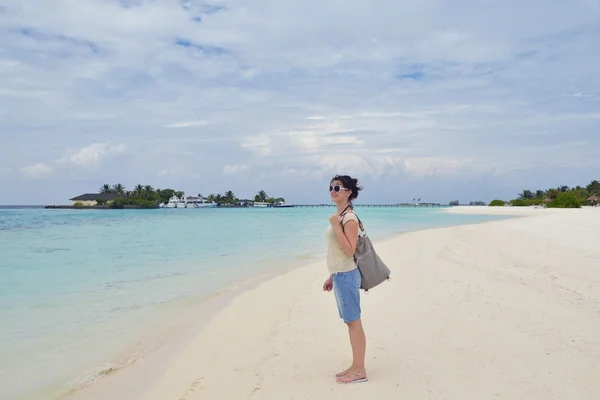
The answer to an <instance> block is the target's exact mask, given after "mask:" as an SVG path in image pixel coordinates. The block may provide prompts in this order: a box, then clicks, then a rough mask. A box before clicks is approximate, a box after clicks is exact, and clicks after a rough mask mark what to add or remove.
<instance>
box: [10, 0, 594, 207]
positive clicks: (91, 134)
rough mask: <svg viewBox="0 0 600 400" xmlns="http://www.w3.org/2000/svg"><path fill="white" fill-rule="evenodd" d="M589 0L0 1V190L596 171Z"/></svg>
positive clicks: (582, 180)
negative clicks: (342, 176) (341, 175)
mask: <svg viewBox="0 0 600 400" xmlns="http://www.w3.org/2000/svg"><path fill="white" fill-rule="evenodd" d="M598 21H600V0H571V1H565V0H528V1H516V0H503V1H500V0H498V1H496V0H478V1H474V0H454V1H451V2H450V1H443V0H419V1H405V0H381V1H377V2H373V1H363V0H354V1H345V2H341V1H337V0H319V1H313V0H303V1H295V2H292V1H276V0H269V1H267V0H253V1H241V0H215V1H211V2H203V1H196V0H177V1H176V0H154V1H151V0H122V1H117V0H86V1H76V0H53V1H47V0H28V1H23V0H2V2H0V139H1V140H0V204H19V203H20V204H48V203H52V204H64V203H68V199H69V198H70V197H73V196H76V195H79V194H81V193H85V192H96V191H97V190H98V189H99V187H100V186H101V185H102V184H103V183H110V184H114V183H122V184H124V185H125V186H126V187H127V188H132V187H133V186H134V185H135V184H138V183H141V184H150V185H152V186H154V187H159V188H167V187H171V188H175V189H179V190H184V191H185V192H186V194H197V193H202V194H204V195H207V194H209V193H222V192H224V191H226V190H228V189H232V190H234V192H235V194H236V195H237V196H238V197H241V198H244V197H250V196H253V195H254V193H255V192H256V191H258V190H259V189H264V190H266V191H267V193H269V194H272V195H277V196H283V197H285V198H286V200H288V202H311V203H312V202H327V201H328V193H327V186H328V183H329V179H330V178H331V176H332V175H333V174H335V173H348V174H352V175H356V176H357V177H358V178H359V179H360V180H361V182H362V184H363V185H364V187H365V190H364V192H363V193H362V194H361V200H362V201H363V202H382V203H388V202H403V201H412V198H414V197H421V198H422V199H423V201H426V200H427V201H439V202H443V203H447V202H448V201H450V200H453V199H458V200H460V201H461V202H468V201H470V200H491V199H493V198H513V197H515V196H516V194H517V193H518V192H519V191H521V190H522V189H523V188H531V189H537V188H547V187H556V186H559V185H569V186H575V185H578V184H579V185H586V184H588V183H589V182H590V181H591V180H592V179H600V160H599V158H598V154H600V153H599V150H598V149H600V68H599V67H598V66H599V65H600V24H599V22H598Z"/></svg>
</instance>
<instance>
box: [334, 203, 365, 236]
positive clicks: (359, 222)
mask: <svg viewBox="0 0 600 400" xmlns="http://www.w3.org/2000/svg"><path fill="white" fill-rule="evenodd" d="M348 207H350V206H348ZM348 207H346V208H345V209H344V211H342V213H341V214H340V217H343V216H345V215H346V214H348V213H352V214H354V215H355V216H356V219H358V227H359V228H360V230H361V231H362V232H363V234H365V235H366V234H367V231H365V227H364V225H363V223H362V221H361V220H360V217H359V216H358V214H357V213H355V212H354V210H352V209H351V210H350V211H346V210H347V209H348ZM343 230H344V223H343V222H342V231H343Z"/></svg>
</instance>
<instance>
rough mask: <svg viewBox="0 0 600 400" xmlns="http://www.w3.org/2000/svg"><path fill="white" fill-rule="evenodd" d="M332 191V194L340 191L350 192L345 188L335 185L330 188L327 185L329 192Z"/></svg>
mask: <svg viewBox="0 0 600 400" xmlns="http://www.w3.org/2000/svg"><path fill="white" fill-rule="evenodd" d="M332 190H333V191H334V192H339V191H340V190H350V189H346V188H345V187H341V186H340V185H335V186H331V185H329V191H330V192H331V191H332Z"/></svg>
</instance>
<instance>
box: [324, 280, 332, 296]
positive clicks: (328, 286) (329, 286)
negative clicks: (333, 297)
mask: <svg viewBox="0 0 600 400" xmlns="http://www.w3.org/2000/svg"><path fill="white" fill-rule="evenodd" d="M331 289H333V276H330V277H329V278H327V280H326V281H325V283H323V290H324V291H326V292H331Z"/></svg>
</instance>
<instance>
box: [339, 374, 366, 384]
mask: <svg viewBox="0 0 600 400" xmlns="http://www.w3.org/2000/svg"><path fill="white" fill-rule="evenodd" d="M354 375H356V376H359V377H360V378H356V379H351V380H349V381H344V380H343V377H340V378H337V379H336V381H337V383H343V384H344V385H349V384H351V383H361V382H366V381H368V380H369V378H367V376H366V375H365V376H362V374H361V373H359V372H355V373H354Z"/></svg>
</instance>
